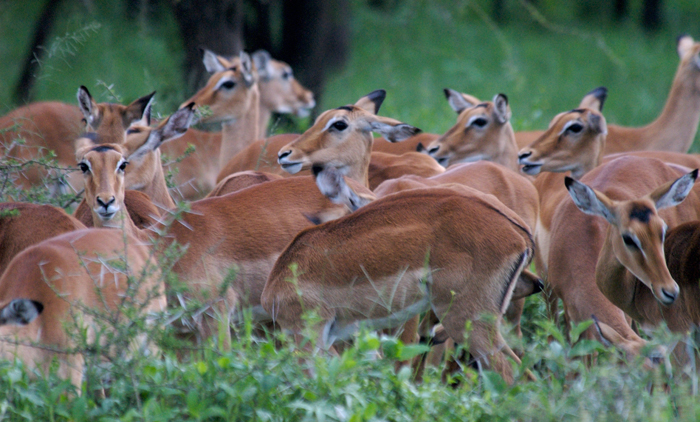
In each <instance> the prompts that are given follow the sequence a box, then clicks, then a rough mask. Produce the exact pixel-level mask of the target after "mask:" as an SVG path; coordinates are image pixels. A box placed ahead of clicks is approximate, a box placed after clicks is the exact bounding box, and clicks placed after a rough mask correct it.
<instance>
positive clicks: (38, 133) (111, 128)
mask: <svg viewBox="0 0 700 422" xmlns="http://www.w3.org/2000/svg"><path fill="white" fill-rule="evenodd" d="M154 94H155V92H152V93H150V94H148V95H146V96H143V97H141V98H139V99H137V100H135V101H134V102H132V103H131V104H129V105H126V106H123V105H121V104H111V103H99V104H98V103H96V102H95V100H94V99H93V98H92V96H91V95H90V92H89V91H88V89H87V88H85V87H84V86H81V87H80V88H79V89H78V94H77V97H78V107H75V106H73V105H68V104H64V103H59V102H53V101H52V102H37V103H32V104H28V105H26V106H23V107H20V108H17V109H15V110H13V111H11V112H10V113H8V114H6V115H5V116H3V117H0V144H1V145H0V148H1V149H0V151H1V152H2V153H3V154H4V155H6V156H12V157H15V158H17V159H20V160H22V161H25V160H31V159H34V158H35V157H36V155H37V153H38V152H39V151H40V149H42V148H43V149H45V150H47V151H53V152H54V153H55V154H56V161H57V163H58V165H60V166H62V167H73V166H74V165H75V161H74V160H75V151H76V145H75V144H74V142H75V140H76V139H78V138H79V135H81V134H82V133H83V132H91V131H92V132H96V133H97V134H98V135H99V137H100V138H106V139H107V138H108V139H121V140H123V139H124V136H125V131H126V129H127V128H128V127H129V125H130V124H132V123H134V122H137V121H143V122H144V123H146V124H147V123H148V119H149V118H150V104H151V102H152V101H153V95H154ZM81 119H82V121H81ZM18 138H21V139H24V140H25V144H24V145H19V144H17V143H15V142H13V141H14V140H15V139H18ZM44 176H46V172H45V171H43V170H40V169H38V168H35V167H33V168H30V169H28V170H27V171H25V172H23V174H22V177H20V178H19V179H18V180H17V183H20V184H21V185H22V186H24V187H29V186H35V185H38V184H40V183H41V179H42V178H43V177H44ZM66 177H67V183H68V184H69V185H70V186H71V187H72V189H73V190H74V191H76V192H77V191H79V190H80V189H82V178H81V177H80V176H79V175H78V174H77V173H75V172H72V173H68V174H67V176H66Z"/></svg>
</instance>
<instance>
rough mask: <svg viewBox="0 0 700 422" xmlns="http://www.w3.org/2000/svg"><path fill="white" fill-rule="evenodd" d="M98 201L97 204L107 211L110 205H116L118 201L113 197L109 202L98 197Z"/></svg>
mask: <svg viewBox="0 0 700 422" xmlns="http://www.w3.org/2000/svg"><path fill="white" fill-rule="evenodd" d="M96 201H97V204H98V205H100V206H101V207H103V208H104V209H107V208H109V206H110V205H112V204H113V203H114V201H116V198H115V197H114V196H112V197H111V198H110V199H109V201H107V202H105V201H104V200H103V199H102V198H100V197H99V196H98V197H97V198H96Z"/></svg>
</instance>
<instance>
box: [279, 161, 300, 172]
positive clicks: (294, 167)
mask: <svg viewBox="0 0 700 422" xmlns="http://www.w3.org/2000/svg"><path fill="white" fill-rule="evenodd" d="M279 163H280V166H282V170H284V171H286V172H287V173H289V174H296V173H299V172H300V171H301V169H302V167H304V164H303V163H299V162H296V163H289V162H286V161H283V160H280V161H279Z"/></svg>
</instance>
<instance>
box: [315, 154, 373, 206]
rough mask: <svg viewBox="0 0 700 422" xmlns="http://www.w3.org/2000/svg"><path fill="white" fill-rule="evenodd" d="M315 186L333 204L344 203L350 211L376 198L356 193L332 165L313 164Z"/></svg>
mask: <svg viewBox="0 0 700 422" xmlns="http://www.w3.org/2000/svg"><path fill="white" fill-rule="evenodd" d="M312 171H313V173H314V178H315V179H316V186H318V189H319V190H320V191H321V193H322V194H323V196H325V197H326V198H328V199H329V200H330V201H331V202H333V203H334V204H341V205H345V206H347V207H348V208H350V210H351V211H356V210H357V209H359V208H361V207H363V206H365V205H367V204H369V203H370V202H372V201H374V200H375V199H376V198H374V197H371V196H369V195H365V194H358V193H356V192H355V191H354V190H352V188H350V186H348V184H347V183H346V182H345V178H344V177H343V175H342V174H340V172H339V171H338V170H337V169H336V168H334V167H323V166H318V165H315V166H313V167H312Z"/></svg>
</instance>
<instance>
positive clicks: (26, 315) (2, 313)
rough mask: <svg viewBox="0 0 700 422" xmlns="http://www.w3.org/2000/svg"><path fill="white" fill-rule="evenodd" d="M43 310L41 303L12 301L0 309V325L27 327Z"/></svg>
mask: <svg viewBox="0 0 700 422" xmlns="http://www.w3.org/2000/svg"><path fill="white" fill-rule="evenodd" d="M43 310H44V305H43V304H42V303H41V302H37V301H35V300H29V299H14V300H13V301H12V302H10V303H8V304H7V305H6V306H5V307H4V308H2V309H0V325H7V324H12V325H27V324H29V323H30V322H32V321H34V320H35V319H36V318H37V317H38V316H39V315H40V314H41V312H42V311H43Z"/></svg>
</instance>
